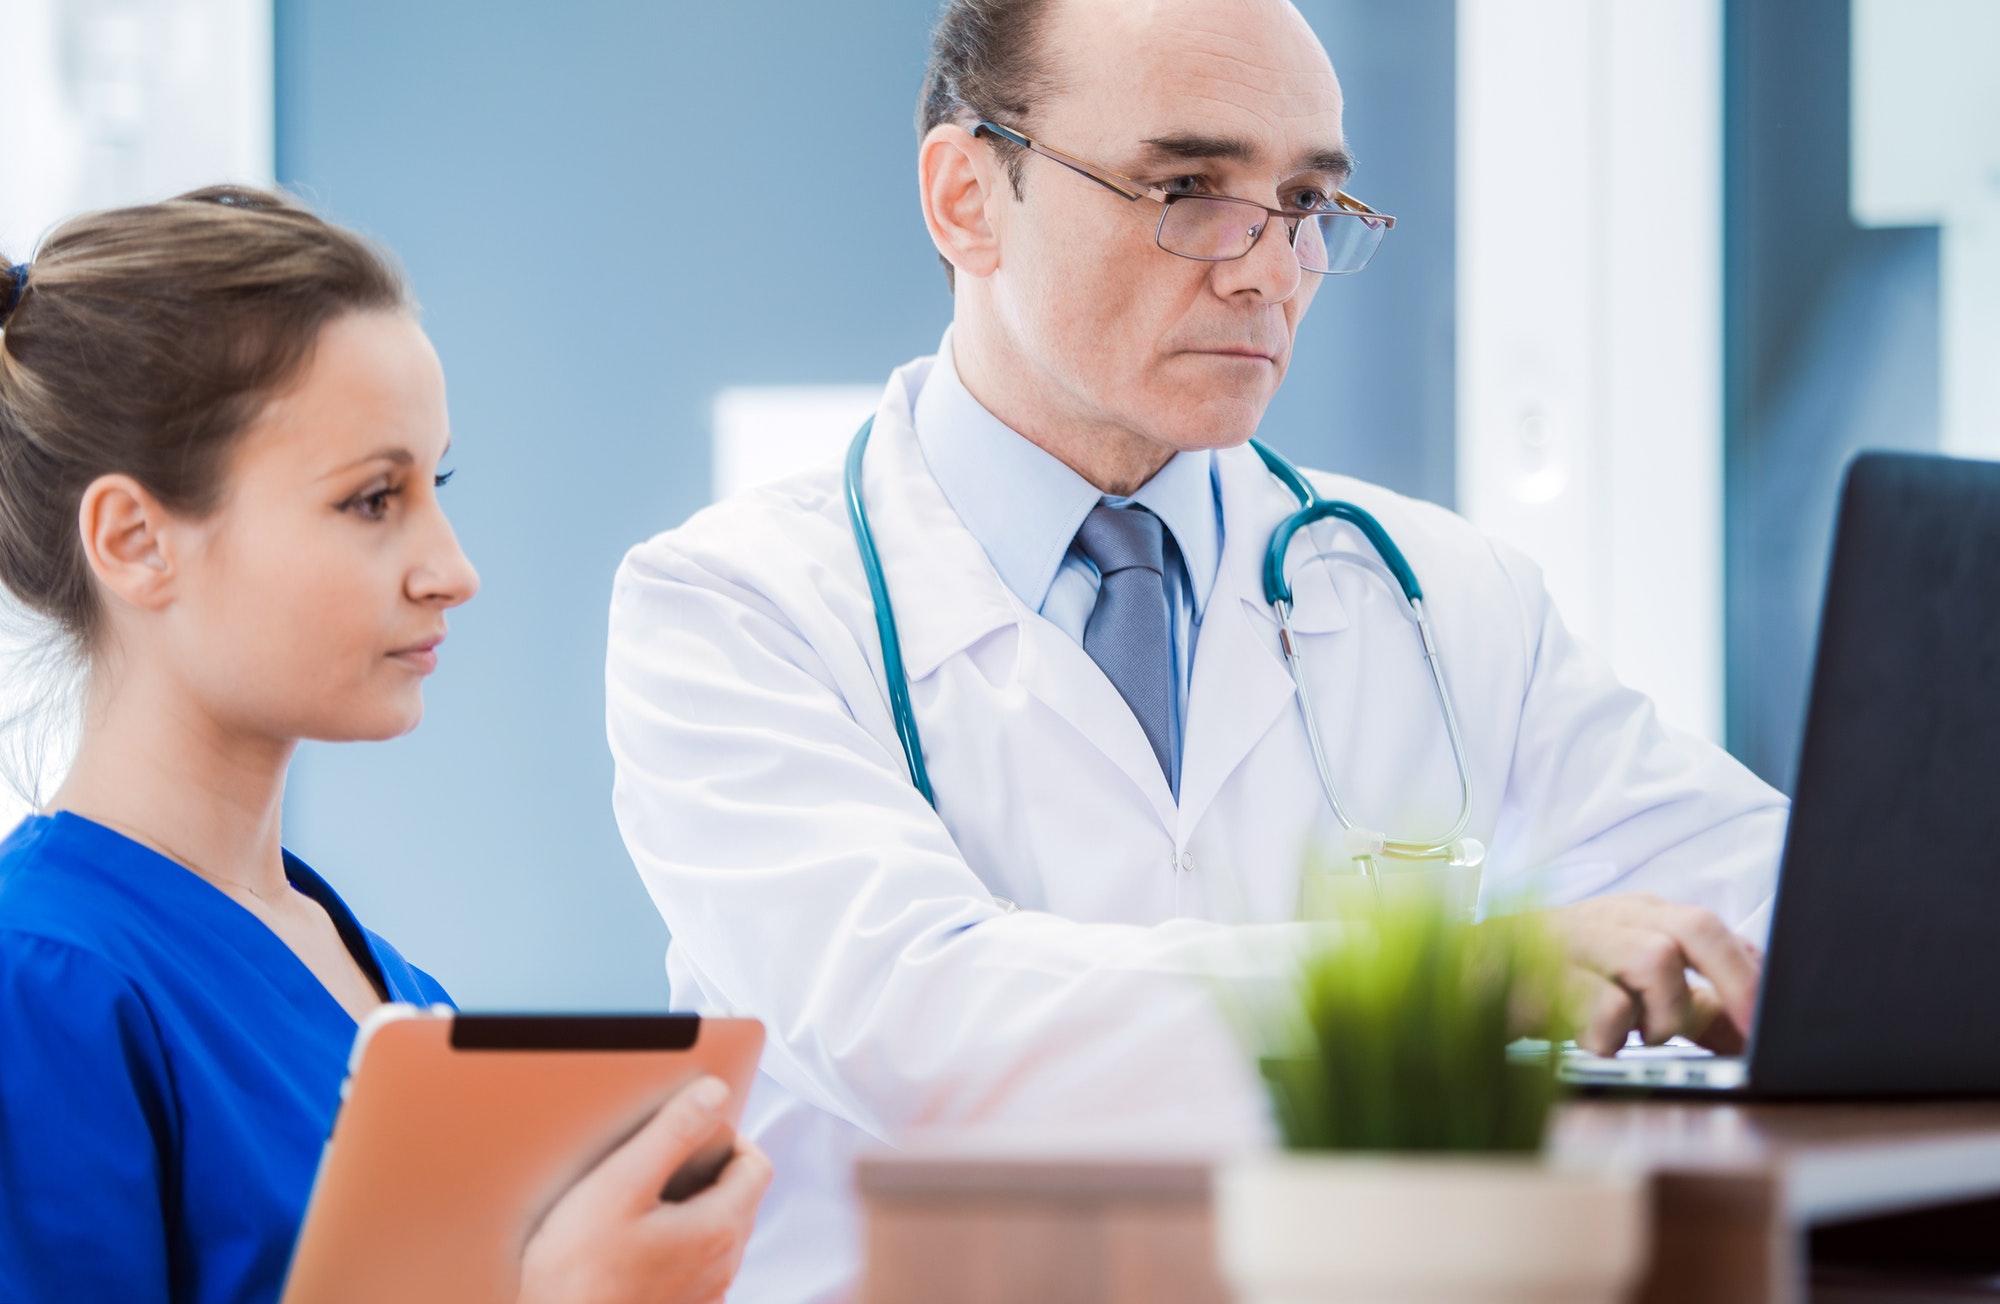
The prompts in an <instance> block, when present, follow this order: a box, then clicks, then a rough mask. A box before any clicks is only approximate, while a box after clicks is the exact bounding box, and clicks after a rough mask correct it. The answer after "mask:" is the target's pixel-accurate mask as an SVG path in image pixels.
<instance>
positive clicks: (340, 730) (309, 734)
mask: <svg viewBox="0 0 2000 1304" xmlns="http://www.w3.org/2000/svg"><path fill="white" fill-rule="evenodd" d="M423 718H424V699H423V695H422V694H421V693H418V692H415V691H412V692H411V693H410V694H409V696H408V697H407V698H406V699H405V698H400V697H399V699H398V700H396V701H389V702H377V703H371V704H369V705H368V706H367V707H365V708H357V709H355V710H352V711H343V712H341V713H340V714H339V715H337V716H333V717H330V718H329V717H322V718H320V719H318V720H315V721H313V722H312V724H311V727H309V728H307V729H305V730H302V731H301V736H302V737H306V738H311V739H313V740H314V741H315V742H323V743H383V742H388V741H389V740H390V739H392V738H401V737H402V736H403V735H404V734H406V733H409V732H410V731H411V730H412V729H415V728H416V727H417V726H418V725H419V724H421V723H423Z"/></svg>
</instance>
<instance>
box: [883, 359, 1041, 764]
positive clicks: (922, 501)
mask: <svg viewBox="0 0 2000 1304" xmlns="http://www.w3.org/2000/svg"><path fill="white" fill-rule="evenodd" d="M914 370H915V369H914V368H908V367H906V368H904V369H902V370H901V371H898V372H897V373H896V375H895V377H894V378H893V379H892V380H891V382H890V386H889V390H888V393H887V394H885V395H884V397H883V400H882V406H881V408H880V410H878V411H877V412H876V414H875V428H874V431H873V433H871V434H870V435H869V437H868V457H867V460H866V462H865V463H864V465H863V467H862V475H861V483H862V491H863V494H864V496H865V497H866V500H867V506H868V521H869V525H870V528H872V529H873V531H874V534H875V545H876V550H877V551H878V552H879V553H880V554H881V557H882V574H883V578H884V579H885V581H886V582H887V583H888V586H889V601H890V604H891V606H892V607H893V608H894V610H895V613H896V627H897V632H898V634H899V635H900V636H901V642H902V645H903V668H904V670H905V671H906V672H907V673H908V675H909V677H910V681H911V683H913V684H914V683H915V682H916V681H918V680H920V679H924V678H926V677H928V676H929V675H931V674H933V673H935V672H936V671H937V668H938V667H939V666H941V665H943V664H944V663H945V662H946V661H947V660H949V659H950V658H951V657H953V656H956V655H957V654H958V653H960V652H963V651H964V650H965V649H967V648H969V647H971V646H972V645H973V644H974V643H977V642H978V641H979V640H980V639H982V638H984V637H986V636H987V635H988V634H991V633H992V632H993V631H994V630H997V629H1003V628H1005V627H1007V626H1008V625H1012V624H1015V623H1017V622H1018V620H1019V619H1020V614H1021V611H1020V605H1019V603H1018V602H1016V601H1014V600H1013V594H1012V593H1011V592H1010V591H1009V590H1008V588H1007V585H1006V583H1005V581H1003V580H1002V579H1001V578H1000V575H999V572H998V571H996V570H994V569H993V563H992V561H991V559H989V558H988V557H987V555H986V550H985V549H984V548H982V547H980V546H979V540H977V539H975V538H973V537H972V532H971V531H970V530H968V529H966V528H965V523H964V522H963V521H961V520H959V519H958V513H957V512H955V511H953V510H952V506H951V503H950V501H949V500H947V499H946V498H945V496H944V490H942V489H940V488H938V483H937V481H936V480H934V479H932V478H931V473H930V468H929V467H928V466H927V465H926V464H925V462H924V454H923V449H922V448H921V447H920V446H919V445H918V443H917V435H916V430H915V428H914V427H913V426H912V425H911V419H910V413H911V410H912V408H913V406H914V400H915V397H916V393H917V391H918V390H919V389H921V387H922V382H923V376H924V374H927V372H926V373H922V374H917V375H912V374H911V373H912V372H913V371H914ZM917 723H918V728H919V730H920V731H921V729H922V727H923V721H922V720H919V721H918V722H917Z"/></svg>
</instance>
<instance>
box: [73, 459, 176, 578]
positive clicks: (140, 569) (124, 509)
mask: <svg viewBox="0 0 2000 1304" xmlns="http://www.w3.org/2000/svg"><path fill="white" fill-rule="evenodd" d="M76 526H77V533H78V535H79V537H80V540H81V542H82V544H83V557H84V561H85V562H86V563H87V564H88V565H89V566H90V573H91V574H92V575H94V576H96V577H97V582H98V583H99V584H102V585H103V586H104V588H105V589H106V591H107V592H108V593H109V594H112V595H115V596H116V597H118V598H122V599H123V600H124V601H126V602H128V603H130V604H132V605H133V606H135V607H140V608H144V609H146V610H149V611H157V610H159V609H160V608H162V607H164V606H166V605H167V603H168V602H170V601H171V600H172V598H173V587H174V578H175V567H174V561H175V551H176V548H175V545H176V544H177V543H178V542H179V540H178V536H177V532H176V531H175V530H173V529H172V528H171V526H172V518H171V517H170V516H169V515H168V513H167V510H166V509H165V508H164V507H162V506H161V505H160V502H159V500H158V499H157V498H155V497H153V495H152V494H150V493H148V492H146V489H145V487H144V486H142V485H141V484H140V483H139V482H138V481H137V480H134V479H133V478H132V477H131V476H129V475H101V476H99V477H97V479H95V480H93V481H91V482H90V485H89V487H88V488H86V489H85V490H84V491H83V499H82V501H80V502H79V503H78V504H77V507H76Z"/></svg>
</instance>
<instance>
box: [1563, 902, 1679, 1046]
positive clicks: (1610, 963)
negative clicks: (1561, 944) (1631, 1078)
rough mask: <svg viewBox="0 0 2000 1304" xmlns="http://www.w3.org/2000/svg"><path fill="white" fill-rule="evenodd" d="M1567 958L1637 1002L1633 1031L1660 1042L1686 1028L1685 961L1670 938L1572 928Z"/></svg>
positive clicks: (1616, 928) (1650, 932) (1620, 929)
mask: <svg viewBox="0 0 2000 1304" xmlns="http://www.w3.org/2000/svg"><path fill="white" fill-rule="evenodd" d="M1570 954H1571V957H1572V958H1573V959H1574V960H1575V961H1576V962H1577V963H1578V964H1581V965H1583V966H1584V967H1585V968H1588V969H1591V970H1593V971H1595V972H1596V973H1598V974H1599V975H1601V976H1603V977H1605V978H1608V979H1610V980H1611V981H1612V982H1615V983H1617V984H1618V985H1619V986H1620V987H1623V988H1624V989H1625V990H1626V991H1627V992H1629V993H1631V995H1632V998H1633V999H1634V1000H1635V1001H1637V1002H1638V1004H1639V1017H1638V1024H1639V1029H1640V1031H1641V1032H1643V1033H1644V1034H1645V1036H1646V1040H1647V1041H1649V1042H1654V1043H1658V1042H1662V1041H1665V1040H1666V1039H1667V1038H1669V1037H1671V1036H1674V1035H1675V1034H1677V1033H1680V1032H1683V1031H1685V1030H1686V1028H1687V1026H1688V1020H1689V1016H1690V1013H1691V1010H1692V1005H1691V1000H1692V997H1691V996H1690V994H1689V992H1688V981H1687V969H1688V963H1689V962H1688V957H1687V954H1686V953H1685V952H1684V951H1682V950H1681V945H1680V943H1679V942H1678V941H1676V940H1675V939H1674V937H1673V936H1672V935H1671V934H1669V933H1665V932H1661V931H1660V930H1658V929H1654V928H1635V927H1627V926H1624V925H1620V924H1598V925H1595V926H1592V927H1590V928H1586V929H1578V930H1577V931H1576V932H1575V933H1573V934H1572V936H1571V939H1570Z"/></svg>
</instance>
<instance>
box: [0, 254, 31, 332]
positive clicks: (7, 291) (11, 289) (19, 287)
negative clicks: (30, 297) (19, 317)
mask: <svg viewBox="0 0 2000 1304" xmlns="http://www.w3.org/2000/svg"><path fill="white" fill-rule="evenodd" d="M27 292H28V265H27V264H26V263H16V264H14V265H13V266H12V267H9V268H8V269H7V279H6V280H5V281H0V329H4V328H5V327H6V325H7V319H8V318H9V317H12V316H13V315H14V309H16V308H18V307H20V306H21V296H22V295H24V294H26V293H27Z"/></svg>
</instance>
